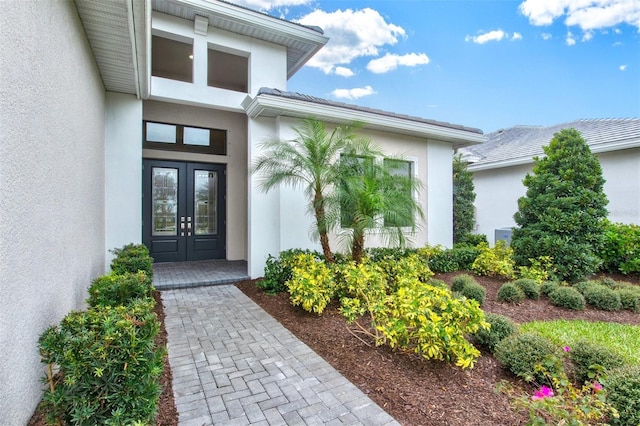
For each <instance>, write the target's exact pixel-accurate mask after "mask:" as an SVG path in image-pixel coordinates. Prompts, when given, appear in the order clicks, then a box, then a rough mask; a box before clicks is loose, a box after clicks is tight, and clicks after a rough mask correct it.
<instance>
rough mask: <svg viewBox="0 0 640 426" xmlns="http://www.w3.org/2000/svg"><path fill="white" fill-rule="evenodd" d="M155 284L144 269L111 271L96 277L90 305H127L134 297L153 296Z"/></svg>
mask: <svg viewBox="0 0 640 426" xmlns="http://www.w3.org/2000/svg"><path fill="white" fill-rule="evenodd" d="M153 290H154V288H153V284H152V283H151V279H150V278H149V277H148V276H147V274H146V273H145V272H144V271H142V270H141V271H138V272H136V273H132V272H126V273H124V274H115V273H113V272H112V273H110V274H108V275H103V276H101V277H98V278H96V279H95V280H94V281H93V283H92V284H91V286H90V287H89V299H87V304H88V305H89V306H93V307H95V306H120V305H127V304H129V303H130V302H131V301H133V300H134V299H141V298H145V297H152V294H153Z"/></svg>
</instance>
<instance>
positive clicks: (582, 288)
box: [571, 281, 598, 295]
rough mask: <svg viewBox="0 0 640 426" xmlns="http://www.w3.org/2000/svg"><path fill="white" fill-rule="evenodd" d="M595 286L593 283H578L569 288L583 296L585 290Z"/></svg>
mask: <svg viewBox="0 0 640 426" xmlns="http://www.w3.org/2000/svg"><path fill="white" fill-rule="evenodd" d="M595 285H598V283H596V282H595V281H579V282H577V283H574V284H572V285H571V287H573V288H575V289H576V290H578V291H579V292H580V294H582V295H584V292H585V291H587V289H589V288H591V287H593V286H595Z"/></svg>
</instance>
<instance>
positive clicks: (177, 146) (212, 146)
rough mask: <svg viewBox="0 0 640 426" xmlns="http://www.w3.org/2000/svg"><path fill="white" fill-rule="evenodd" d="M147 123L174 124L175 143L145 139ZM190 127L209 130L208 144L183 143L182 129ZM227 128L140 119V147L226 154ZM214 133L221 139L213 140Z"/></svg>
mask: <svg viewBox="0 0 640 426" xmlns="http://www.w3.org/2000/svg"><path fill="white" fill-rule="evenodd" d="M147 123H152V124H165V125H169V126H174V127H175V131H176V139H175V140H176V141H175V143H171V142H153V141H148V140H147ZM185 128H192V129H202V130H208V131H209V145H207V146H205V145H191V144H187V143H184V129H185ZM227 133H228V131H227V130H223V129H214V128H210V127H201V126H191V125H186V124H176V123H167V122H162V121H155V120H143V121H142V148H144V149H155V150H162V151H179V152H194V153H199V154H212V155H220V156H227V141H228V140H227V136H228V135H227ZM215 135H218V136H219V137H220V136H221V137H222V138H223V140H222V141H217V142H216V140H215ZM220 145H221V146H222V148H223V149H222V153H221V151H220V149H219V148H220Z"/></svg>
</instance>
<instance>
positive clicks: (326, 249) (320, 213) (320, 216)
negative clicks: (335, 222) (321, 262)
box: [313, 192, 333, 263]
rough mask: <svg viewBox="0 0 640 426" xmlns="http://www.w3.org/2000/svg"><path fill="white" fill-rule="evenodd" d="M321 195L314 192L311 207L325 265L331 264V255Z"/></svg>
mask: <svg viewBox="0 0 640 426" xmlns="http://www.w3.org/2000/svg"><path fill="white" fill-rule="evenodd" d="M323 201H324V200H323V198H322V194H321V193H319V192H316V194H315V196H314V197H313V206H314V210H315V215H316V223H317V226H318V234H320V245H321V246H322V253H323V254H324V259H325V261H326V262H327V263H333V254H332V253H331V247H330V246H329V235H328V234H327V224H326V216H325V213H324V204H323Z"/></svg>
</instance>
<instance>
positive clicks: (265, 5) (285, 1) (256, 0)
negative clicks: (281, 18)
mask: <svg viewBox="0 0 640 426" xmlns="http://www.w3.org/2000/svg"><path fill="white" fill-rule="evenodd" d="M233 3H234V4H237V5H239V6H244V7H248V8H250V9H256V10H272V9H275V8H278V7H287V6H300V5H303V4H308V3H311V0H271V1H269V0H234V1H233Z"/></svg>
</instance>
